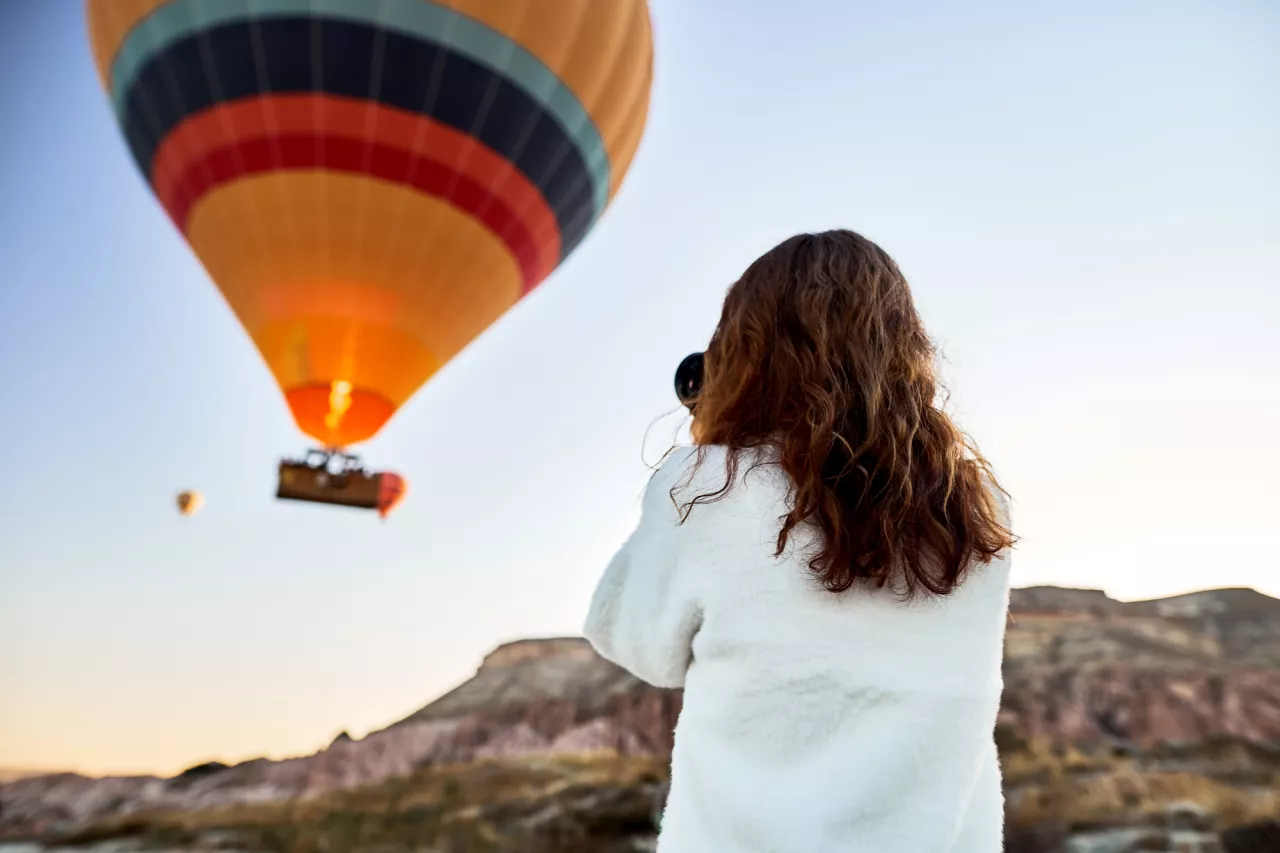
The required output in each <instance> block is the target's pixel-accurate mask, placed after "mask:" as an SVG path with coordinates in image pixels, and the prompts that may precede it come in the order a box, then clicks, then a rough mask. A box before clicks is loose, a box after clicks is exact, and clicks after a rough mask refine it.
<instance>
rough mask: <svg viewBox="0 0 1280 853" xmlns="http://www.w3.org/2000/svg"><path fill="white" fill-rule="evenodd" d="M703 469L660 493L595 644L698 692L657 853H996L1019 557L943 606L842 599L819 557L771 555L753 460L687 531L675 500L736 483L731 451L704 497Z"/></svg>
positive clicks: (685, 725) (663, 483) (601, 605)
mask: <svg viewBox="0 0 1280 853" xmlns="http://www.w3.org/2000/svg"><path fill="white" fill-rule="evenodd" d="M694 453H695V452H694V451H693V449H691V448H683V449H680V450H677V451H675V452H674V453H673V454H672V455H671V456H669V457H668V459H667V461H666V462H665V463H664V465H663V466H662V468H661V469H660V470H659V471H658V473H657V474H656V475H655V476H654V478H653V479H652V480H651V482H650V484H649V487H648V490H647V492H646V494H645V498H644V505H643V511H642V517H641V521H640V525H639V527H638V528H637V530H636V531H635V533H634V534H633V535H632V536H631V538H630V539H629V540H628V541H627V542H626V544H625V545H624V546H623V547H622V549H621V551H620V552H619V553H618V554H617V556H616V557H614V559H613V561H612V562H611V563H610V565H609V567H608V569H607V570H606V571H605V574H604V577H603V578H602V579H601V581H600V584H599V587H598V588H597V590H596V592H595V595H594V597H593V599H592V602H591V609H590V613H589V615H588V617H587V622H586V629H585V633H586V636H587V638H588V639H589V640H590V641H591V643H592V644H593V645H594V646H595V648H596V650H597V651H599V653H600V654H601V655H603V656H604V657H606V658H608V659H609V660H611V661H613V662H615V663H617V664H618V665H620V666H622V667H624V668H626V669H628V670H630V671H631V672H632V673H634V674H635V675H637V676H638V677H639V678H641V679H643V680H644V681H647V682H649V683H650V684H654V685H657V686H659V687H683V688H684V691H685V692H684V707H683V710H682V712H681V714H680V720H679V724H678V725H677V727H676V733H675V751H674V754H673V756H672V763H671V772H672V782H671V793H670V796H669V798H668V800H667V807H666V813H665V815H664V817H663V821H662V832H661V837H660V838H659V841H658V851H659V853H998V851H1000V850H1001V848H1002V841H1001V836H1002V815H1003V797H1002V794H1001V788H1000V768H999V764H998V761H997V756H996V749H995V743H994V738H993V729H994V726H995V720H996V713H997V710H998V706H999V702H1000V692H1001V686H1002V683H1001V674H1000V662H1001V654H1002V645H1003V638H1004V628H1005V621H1006V618H1007V615H1006V614H1007V611H1008V595H1009V592H1008V590H1009V582H1008V580H1009V562H1008V559H1007V558H1002V559H998V560H996V561H993V562H992V563H990V564H988V565H985V566H979V567H977V568H976V570H975V571H974V572H973V573H972V574H971V575H970V577H969V579H968V580H966V581H965V583H963V584H962V585H961V587H960V588H959V589H958V590H957V591H956V592H954V593H953V594H951V595H949V596H946V597H945V598H942V599H932V600H919V601H916V602H914V603H910V604H904V603H903V602H902V601H901V600H900V599H899V598H897V597H895V596H894V595H893V594H892V593H889V592H880V591H873V590H868V589H864V588H857V587H855V588H854V589H853V590H851V591H850V592H848V593H845V594H841V595H834V594H832V593H830V592H827V591H825V590H823V589H821V588H820V587H819V586H818V585H817V584H816V583H815V582H814V580H813V578H812V575H811V574H809V572H808V569H807V567H806V565H805V561H804V558H803V552H804V549H805V544H806V543H804V542H797V543H794V544H793V545H792V547H789V548H788V551H787V553H785V554H783V556H781V557H777V558H775V557H774V556H773V552H774V550H775V541H776V536H777V532H778V525H779V518H780V517H781V516H782V515H784V514H785V513H786V511H787V486H788V482H787V479H786V475H785V474H784V473H782V472H781V471H780V469H778V468H777V467H776V466H772V465H766V466H763V467H757V468H755V469H754V470H748V469H750V465H748V464H747V463H746V462H745V461H744V463H743V465H742V466H741V468H742V470H741V472H740V474H739V478H738V482H737V483H736V484H735V486H734V488H733V489H732V490H731V491H730V493H729V495H728V497H726V498H724V499H722V500H720V501H719V502H715V503H708V504H702V505H699V506H697V507H695V508H694V509H693V512H692V514H691V515H690V516H689V519H688V521H687V522H686V523H685V524H684V525H680V524H678V515H679V513H678V509H677V507H676V506H675V505H674V504H673V502H672V500H671V497H670V495H669V492H670V490H671V488H672V487H673V486H676V485H677V484H684V485H682V488H681V490H680V492H678V493H677V497H683V498H685V499H687V498H690V497H692V496H693V495H696V494H699V493H701V492H706V491H714V490H716V489H717V488H718V487H719V486H720V485H722V484H723V482H724V472H725V465H724V462H725V453H726V451H725V450H723V449H721V448H710V449H709V453H708V455H707V458H706V460H705V463H704V464H703V466H702V467H701V468H699V469H697V472H696V475H695V476H694V477H693V479H692V481H688V478H687V477H685V474H686V473H687V472H689V471H690V470H691V469H692V462H693V459H694ZM1000 503H1001V507H1002V510H1003V511H1004V512H1005V513H1007V506H1006V505H1005V503H1004V501H1003V497H1001V498H1000ZM1006 518H1007V516H1006ZM810 535H812V534H810ZM793 538H800V537H793ZM809 541H812V540H811V539H810V540H809Z"/></svg>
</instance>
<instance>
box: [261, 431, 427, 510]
mask: <svg viewBox="0 0 1280 853" xmlns="http://www.w3.org/2000/svg"><path fill="white" fill-rule="evenodd" d="M404 491H405V489H404V480H403V479H402V478H401V477H400V476H399V475H397V474H391V473H376V472H372V471H368V470H366V469H365V468H364V466H363V465H361V464H360V459H359V457H357V456H353V455H351V454H349V453H344V452H343V451H341V450H338V449H332V448H331V449H325V450H320V449H315V450H309V451H307V454H306V455H305V456H304V457H303V458H301V459H285V460H282V461H281V462H280V476H279V482H278V485H277V488H276V497H277V498H278V499H280V500H288V501H303V502H305V503H321V504H331V505H335V506H346V507H352V508H355V509H370V510H376V511H377V512H378V514H379V515H380V516H381V517H383V518H385V517H386V515H387V514H388V513H389V512H390V511H391V509H392V508H393V507H394V506H395V504H396V503H398V502H399V500H400V498H401V497H402V496H403V494H404Z"/></svg>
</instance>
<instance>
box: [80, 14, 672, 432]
mask: <svg viewBox="0 0 1280 853" xmlns="http://www.w3.org/2000/svg"><path fill="white" fill-rule="evenodd" d="M87 10H88V17H89V29H90V38H91V42H92V45H93V50H94V55H95V58H96V60H97V65H98V70H99V73H100V75H101V77H102V79H103V81H104V83H105V85H106V87H107V90H108V93H109V95H110V97H111V100H112V104H113V107H114V109H115V113H116V116H117V119H118V120H119V123H120V126H121V129H122V131H123V132H124V136H125V139H126V141H127V143H128V145H129V148H130V150H131V152H132V154H133V156H134V158H135V160H136V161H137V163H138V164H139V166H140V167H141V168H142V170H143V172H144V173H145V174H146V176H147V178H148V180H149V181H150V183H151V185H152V187H153V189H154V190H155V192H156V195H157V196H158V198H159V199H160V201H161V203H162V204H163V205H164V207H165V210H166V211H167V212H168V213H169V215H170V217H171V218H172V219H173V221H174V223H175V225H177V227H178V228H179V229H180V230H181V231H182V233H183V235H184V236H185V237H186V238H187V240H188V241H189V242H190V243H191V245H192V248H193V249H194V250H195V252H196V254H197V255H198V256H199V258H200V260H201V261H202V263H203V264H204V266H205V268H206V269H207V270H208V272H209V274H210V276H211V277H212V278H213V280H214V282H215V283H216V284H217V286H218V287H219V289H220V290H221V291H222V293H223V295H224V296H225V297H226V300H227V302H228V303H229V305H230V306H231V308H232V310H233V311H234V312H235V314H236V316H237V317H238V318H239V319H240V321H241V323H242V324H243V325H244V327H245V329H246V330H247V331H248V333H249V334H250V335H251V336H252V338H253V340H254V342H255V343H256V344H257V346H258V349H259V350H260V351H261V352H262V355H263V357H264V359H265V360H266V362H267V365H268V367H269V368H270V369H271V371H272V373H273V375H274V376H275V378H276V380H277V381H278V382H279V384H280V386H281V388H282V390H283V391H284V394H285V399H286V401H287V402H288V405H289V408H290V410H291V411H292V413H293V415H294V418H295V420H296V421H297V423H298V425H299V427H300V428H301V429H302V430H303V431H304V432H306V433H307V434H309V435H311V436H313V437H315V438H316V439H318V440H319V441H321V442H323V443H324V444H326V445H329V446H334V447H341V446H344V445H348V444H351V443H355V442H359V441H362V440H364V439H367V438H369V437H371V436H372V435H374V434H376V433H377V431H378V430H379V429H380V428H381V427H382V425H383V424H384V423H386V421H387V420H388V419H389V418H390V417H391V416H392V415H393V414H394V413H395V411H396V409H397V408H398V407H399V406H400V405H402V404H403V403H404V402H405V401H406V400H407V399H408V398H409V397H410V396H411V395H412V394H413V393H414V392H415V391H416V390H417V389H418V388H419V387H420V386H421V385H422V384H423V382H425V381H426V380H427V379H428V378H429V377H430V376H431V375H433V374H434V373H435V372H436V371H437V370H438V369H439V368H440V367H441V366H442V365H444V364H445V363H447V362H448V360H449V359H450V358H452V357H453V356H454V355H455V354H456V353H457V352H458V351H459V350H461V349H462V348H463V347H465V346H466V345H467V344H468V343H469V342H470V341H472V340H473V339H474V338H475V337H476V336H477V335H479V334H480V333H481V332H483V331H484V329H486V328H487V327H488V326H489V325H490V324H492V323H493V321H494V320H496V319H497V318H498V317H499V316H501V315H502V314H503V312H505V311H507V310H508V309H509V308H510V307H511V306H512V305H514V304H515V303H516V302H517V301H519V299H520V298H521V297H522V296H523V295H524V294H526V293H528V292H529V291H530V290H531V289H532V288H534V287H536V286H537V285H538V284H539V283H540V282H541V281H543V280H544V279H545V278H546V277H547V276H548V275H549V274H550V273H551V272H552V271H554V270H555V268H556V267H557V265H558V264H560V263H561V262H562V261H563V260H564V259H565V257H567V256H568V254H569V253H570V252H572V251H573V250H574V248H576V247H577V246H578V245H579V244H580V243H581V241H582V240H583V239H584V238H585V237H586V235H587V234H588V233H589V232H590V230H591V228H592V227H593V226H594V224H595V223H596V222H597V221H598V220H599V218H600V216H601V215H602V214H603V212H604V210H605V209H606V207H607V206H608V204H609V202H610V200H611V199H612V198H613V196H614V194H615V193H616V192H617V190H618V187H619V186H620V184H621V181H622V179H623V176H624V175H625V174H626V172H627V169H628V168H629V166H630V163H631V160H632V158H633V156H634V154H635V151H636V148H637V146H638V145H639V142H640V138H641V136H642V135H643V130H644V125H645V121H646V117H647V115H648V104H649V90H650V87H651V83H652V64H653V45H652V34H651V29H650V23H649V13H648V7H647V4H646V2H645V0H608V2H605V0H537V2H535V0H438V2H437V0H378V2H377V3H371V2H368V0H87Z"/></svg>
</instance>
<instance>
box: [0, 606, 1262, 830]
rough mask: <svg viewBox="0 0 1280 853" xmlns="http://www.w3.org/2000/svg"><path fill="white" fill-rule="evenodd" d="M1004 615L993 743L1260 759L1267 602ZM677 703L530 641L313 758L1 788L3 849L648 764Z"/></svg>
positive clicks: (579, 656) (579, 655)
mask: <svg viewBox="0 0 1280 853" xmlns="http://www.w3.org/2000/svg"><path fill="white" fill-rule="evenodd" d="M1011 611H1012V612H1011V619H1010V624H1009V626H1008V632H1007V642H1006V660H1005V680H1006V691H1005V701H1004V707H1003V710H1002V712H1001V729H1002V731H1003V732H1004V736H1005V737H1006V738H1013V739H1015V740H1018V741H1020V742H1027V743H1029V742H1051V743H1057V744H1072V745H1076V746H1079V747H1080V748H1083V749H1086V750H1088V749H1092V748H1094V747H1093V746H1090V745H1103V746H1105V747H1106V748H1107V749H1117V748H1123V749H1131V750H1137V749H1143V750H1153V749H1156V748H1157V747H1159V748H1161V749H1166V750H1168V749H1178V748H1186V745H1188V744H1190V745H1192V746H1194V745H1196V744H1211V743H1217V742H1221V741H1223V739H1226V740H1227V741H1230V742H1231V743H1245V744H1253V745H1256V746H1257V749H1260V750H1263V754H1264V758H1265V761H1266V762H1270V761H1271V760H1272V759H1273V757H1274V755H1273V752H1274V750H1273V746H1274V745H1275V744H1277V743H1280V601H1278V600H1276V599H1272V598H1269V597H1267V596H1265V595H1261V594H1260V593H1257V592H1254V591H1252V590H1215V591H1209V592H1203V593H1195V594H1192V595H1186V596H1179V597H1176V598H1169V599H1163V600H1159V601H1148V602H1129V603H1124V602H1118V601H1114V600H1112V599H1110V598H1108V597H1107V596H1105V595H1104V594H1103V593H1101V592H1098V591H1090V590H1067V589H1055V588H1031V589H1024V590H1016V591H1015V592H1014V595H1013V599H1012V605H1011ZM679 705H680V697H679V694H678V693H675V692H670V691H663V690H657V689H654V688H650V687H648V686H646V685H644V684H642V683H640V682H639V681H637V680H636V679H634V678H633V677H631V676H630V675H628V674H627V673H625V672H623V671H622V670H620V669H618V668H617V667H614V666H613V665H611V664H609V663H608V662H606V661H604V660H602V659H600V658H599V657H598V656H596V655H595V654H594V652H593V651H592V650H591V648H590V646H589V645H588V644H587V643H586V642H585V641H583V640H581V639H578V638H558V639H545V640H525V641H520V642H516V643H511V644H508V645H505V646H502V647H500V648H499V649H497V650H495V651H494V652H493V653H491V654H490V655H489V656H488V657H486V658H485V659H484V661H483V662H482V664H481V665H480V668H479V670H478V671H477V673H476V675H475V677H474V678H472V679H471V680H469V681H467V682H465V683H464V684H462V685H460V686H459V687H457V688H456V689H454V690H452V691H450V692H449V693H447V694H445V695H444V696H442V697H440V698H439V699H437V700H435V701H434V702H432V703H430V704H428V705H426V706H425V707H424V708H422V709H421V710H419V711H418V712H416V713H414V714H412V715H410V716H409V717H407V718H406V719H404V720H402V721H400V722H398V723H396V724H394V725H392V726H390V727H388V728H386V729H384V730H381V731H378V732H374V733H372V734H369V735H368V736H366V737H364V738H362V739H360V740H353V739H351V738H350V737H348V736H347V735H345V734H343V735H341V736H339V737H338V738H336V739H335V740H334V742H333V743H331V744H330V745H329V746H328V747H326V748H325V749H322V750H320V751H319V752H317V753H316V754H314V755H311V756H306V757H300V758H294V759H288V760H284V761H268V760H265V759H260V760H255V761H248V762H244V763H241V764H238V765H235V766H232V767H226V766H223V765H220V764H208V765H201V766H200V767H195V768H192V769H191V770H189V771H187V772H186V773H183V774H181V775H179V776H177V777H175V778H172V779H159V778H154V777H127V778H111V779H89V778H86V777H82V776H77V775H74V774H57V775H52V776H43V777H36V778H28V779H21V780H18V781H15V782H10V783H8V784H4V785H0V837H5V836H8V837H19V836H27V837H30V836H44V835H48V834H51V833H54V834H56V833H61V832H66V831H71V830H75V829H76V828H80V827H84V826H86V825H89V824H92V823H94V822H95V821H101V820H103V819H107V818H111V819H120V818H121V817H122V816H127V815H130V814H138V813H157V812H163V811H168V812H192V811H199V810H202V809H209V808H212V807H220V808H225V807H228V806H233V805H245V804H254V803H270V802H275V801H282V800H295V799H298V798H303V799H314V798H317V797H322V796H324V795H326V794H327V793H329V792H334V791H343V790H353V789H357V788H361V787H364V786H369V785H371V784H374V783H378V782H380V781H381V780H387V779H391V778H395V777H403V776H408V775H410V774H412V773H414V772H416V771H419V770H420V769H421V768H424V767H432V766H442V765H458V764H466V763H470V762H475V761H483V760H492V759H511V758H513V757H530V758H534V757H539V756H543V757H545V756H554V755H573V754H592V753H602V754H612V755H620V756H623V757H627V756H631V757H638V758H643V757H646V756H654V757H658V758H660V757H661V756H662V755H664V754H665V753H666V752H668V751H669V750H670V747H671V732H672V729H673V727H674V724H675V721H676V717H677V715H678V713H679ZM1179 745H1181V746H1179ZM1073 748H1075V747H1073ZM1193 751H1194V750H1193ZM1184 759H1185V756H1184ZM1175 763H1176V762H1175ZM1228 763H1229V762H1228ZM1237 763H1238V762H1237ZM1264 763H1265V762H1264ZM1183 764H1186V760H1184V761H1183ZM1250 766H1252V765H1250ZM1267 766H1269V765H1267ZM1039 772H1040V771H1039V770H1036V771H1035V773H1039ZM1268 772H1269V771H1268ZM1033 775H1034V774H1033Z"/></svg>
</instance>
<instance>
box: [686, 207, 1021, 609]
mask: <svg viewBox="0 0 1280 853" xmlns="http://www.w3.org/2000/svg"><path fill="white" fill-rule="evenodd" d="M935 360H936V351H935V348H934V346H933V343H932V342H931V341H930V339H929V336H928V335H927V334H926V333H925V330H924V325H923V323H922V322H921V320H920V316H919V315H918V314H917V313H916V309H915V305H914V303H913V302H912V298H911V291H910V289H909V288H908V286H907V282H906V279H905V278H904V277H903V275H902V273H901V272H900V271H899V269H898V266H897V264H895V263H894V262H893V259H892V258H890V257H889V255H888V254H887V253H886V252H885V251H884V250H883V249H881V248H880V247H879V246H877V245H876V244H875V243H873V242H871V241H870V240H868V239H866V238H865V237H862V236H860V235H858V234H855V233H853V232H852V231H827V232H824V233H821V234H800V235H797V236H795V237H792V238H791V239H789V240H787V241H785V242H784V243H782V244H780V245H778V246H777V247H775V248H773V249H772V250H770V251H769V252H767V253H765V254H764V255H763V256H762V257H761V258H759V259H758V260H757V261H756V262H755V263H753V264H752V265H751V266H750V267H749V268H748V269H747V271H746V272H745V273H743V275H742V277H741V278H740V279H738V281H737V282H736V283H735V284H734V285H733V286H732V287H731V288H730V290H729V293H728V295H727V296H726V297H725V301H724V310H723V313H722V315H721V318H720V323H719V325H718V326H717V328H716V331H715V334H714V336H713V337H712V339H711V344H710V346H709V347H708V349H707V352H706V362H705V377H704V380H703V384H702V387H701V389H700V391H699V392H698V395H697V398H696V405H695V406H694V412H695V415H694V437H695V442H696V443H697V444H698V445H699V447H700V450H701V452H700V453H699V458H698V463H697V464H698V465H700V464H701V463H702V461H703V459H704V457H705V450H706V448H707V447H708V446H711V445H717V446H724V447H728V448H729V449H730V450H731V451H732V452H730V453H729V454H728V460H729V461H728V463H727V467H728V470H727V471H726V480H725V485H724V486H723V487H721V488H720V489H719V490H718V491H715V492H710V493H703V494H699V495H697V496H695V497H694V498H693V499H691V500H689V501H687V502H685V503H684V504H683V505H682V516H681V518H682V521H683V520H684V519H687V518H688V516H689V513H690V512H691V511H692V510H693V508H694V507H695V506H696V505H698V504H701V503H708V502H711V501H715V500H718V499H720V498H722V497H724V496H725V495H726V494H728V492H729V491H730V489H731V488H732V484H733V483H734V482H735V481H736V480H737V473H738V466H739V464H740V462H741V458H742V456H743V454H742V453H741V452H740V451H744V450H750V449H764V448H768V449H771V450H772V451H774V453H773V454H772V458H773V459H774V460H776V462H777V464H779V465H780V466H781V468H782V469H783V470H784V471H785V472H786V473H787V474H788V475H789V476H790V480H791V483H792V488H791V494H790V499H789V505H790V507H791V509H790V511H789V512H788V513H787V514H786V515H785V516H783V517H782V518H781V519H780V521H781V529H780V530H779V532H778V537H777V552H776V553H777V555H781V554H782V552H783V550H784V549H785V548H786V546H787V542H788V540H789V538H790V537H791V535H792V533H793V532H795V531H796V529H797V528H798V527H800V526H801V525H806V526H810V527H812V528H816V530H817V531H818V532H819V533H820V534H821V536H820V539H819V540H817V541H816V545H815V550H814V551H813V552H811V555H810V559H809V568H810V569H811V570H812V572H813V574H814V575H815V576H816V577H817V579H818V580H820V581H821V583H822V585H823V586H824V587H825V588H826V589H828V590H830V591H832V592H843V591H844V590H847V589H849V588H850V587H852V586H853V585H854V584H855V583H856V582H859V581H867V582H870V583H872V584H874V585H876V586H881V587H883V586H885V585H886V584H889V583H891V582H893V581H896V580H898V579H900V580H901V581H902V583H901V584H896V583H895V584H894V586H895V588H900V589H902V590H903V591H904V592H905V594H906V595H907V596H908V597H910V596H914V595H915V594H916V593H918V592H919V591H921V590H927V591H928V592H929V593H933V594H936V595H946V594H948V593H950V592H952V591H953V590H954V589H955V588H956V587H957V586H958V585H959V584H960V583H961V581H962V580H963V579H964V577H965V574H966V572H967V571H968V570H969V569H970V567H971V566H972V565H973V564H974V563H975V562H976V563H987V562H990V561H991V560H992V559H993V558H994V557H996V556H997V555H999V554H1000V553H1001V552H1002V551H1004V550H1005V549H1007V548H1009V547H1011V546H1012V545H1013V543H1014V537H1013V534H1012V533H1011V532H1010V531H1009V530H1008V529H1007V528H1006V526H1005V524H1004V522H1003V521H1002V520H1001V512H1000V508H999V505H998V503H997V498H996V495H995V493H994V490H1000V491H1001V492H1003V490H1002V489H1001V488H1000V486H999V485H998V484H997V482H996V480H995V477H994V475H993V474H992V472H991V467H990V465H989V464H988V463H987V461H986V460H985V459H983V457H982V455H981V454H980V453H978V451H977V448H976V447H975V446H974V445H973V443H972V442H971V441H970V440H969V439H968V437H967V436H965V435H964V433H962V432H961V431H960V429H959V428H957V427H956V425H955V424H954V423H953V422H952V420H951V418H949V417H948V416H947V414H946V413H945V412H943V411H942V410H941V409H940V408H939V406H938V399H937V398H938V395H939V390H940V383H939V380H938V377H937V373H936V368H935ZM757 464H758V463H757ZM673 497H674V490H673Z"/></svg>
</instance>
